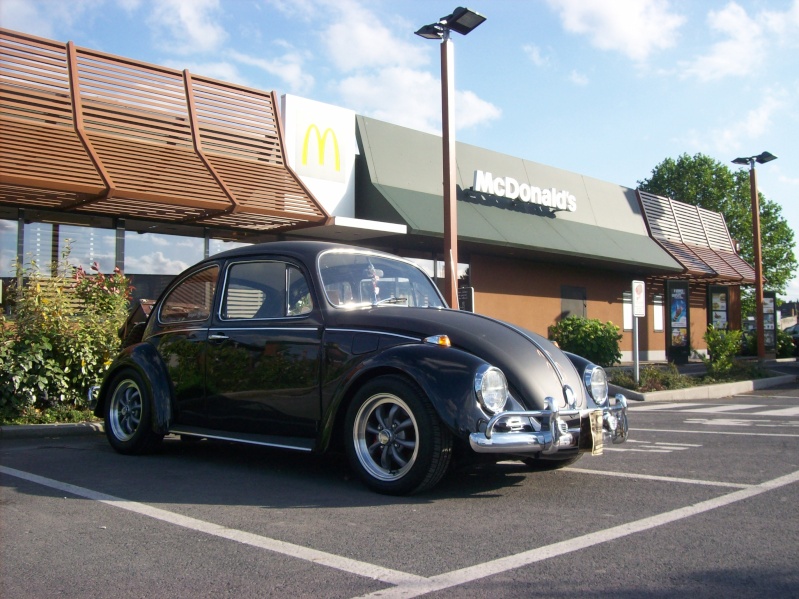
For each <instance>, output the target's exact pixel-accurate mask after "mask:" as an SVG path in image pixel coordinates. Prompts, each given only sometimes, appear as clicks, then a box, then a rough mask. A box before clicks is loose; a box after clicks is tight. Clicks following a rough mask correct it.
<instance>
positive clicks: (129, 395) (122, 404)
mask: <svg viewBox="0 0 799 599" xmlns="http://www.w3.org/2000/svg"><path fill="white" fill-rule="evenodd" d="M141 414H142V394H141V390H140V389H139V386H138V385H137V384H136V383H134V382H133V381H131V380H129V379H127V380H124V381H122V382H121V383H119V385H117V387H116V389H115V390H114V395H113V396H112V397H111V404H110V406H109V410H108V424H109V426H110V427H111V432H112V433H113V434H114V437H116V438H117V439H119V440H120V441H130V440H131V439H132V438H133V435H135V434H136V431H137V430H139V425H140V424H141Z"/></svg>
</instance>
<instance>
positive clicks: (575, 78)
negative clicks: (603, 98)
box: [569, 70, 588, 87]
mask: <svg viewBox="0 0 799 599" xmlns="http://www.w3.org/2000/svg"><path fill="white" fill-rule="evenodd" d="M569 81H571V82H572V83H574V84H575V85H579V86H581V87H584V86H586V85H588V75H586V74H584V73H580V72H578V71H576V70H573V71H572V72H571V73H569Z"/></svg>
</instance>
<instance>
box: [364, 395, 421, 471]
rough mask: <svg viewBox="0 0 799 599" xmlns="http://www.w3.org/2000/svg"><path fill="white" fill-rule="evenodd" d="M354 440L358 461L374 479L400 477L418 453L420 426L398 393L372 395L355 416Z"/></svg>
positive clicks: (409, 467)
mask: <svg viewBox="0 0 799 599" xmlns="http://www.w3.org/2000/svg"><path fill="white" fill-rule="evenodd" d="M352 435H353V443H354V446H355V453H356V455H357V456H358V461H359V462H360V463H361V465H362V466H363V467H364V468H365V469H366V471H367V472H368V473H369V474H370V475H371V476H373V477H374V478H376V479H378V480H382V481H393V480H398V479H400V478H402V477H403V476H405V474H407V473H408V471H409V470H410V469H411V468H412V467H413V465H414V463H415V462H416V458H417V456H418V454H419V443H418V440H419V427H418V425H417V423H416V418H415V417H414V415H413V412H412V411H411V409H410V408H409V407H408V404H406V403H405V402H404V401H402V400H401V399H400V398H399V397H397V396H396V395H391V394H388V393H379V394H377V395H373V396H372V397H370V398H369V399H368V400H366V402H364V404H363V405H362V406H361V408H360V410H358V413H357V414H356V416H355V423H354V426H353V431H352Z"/></svg>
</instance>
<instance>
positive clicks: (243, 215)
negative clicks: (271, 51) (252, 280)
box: [0, 29, 330, 233]
mask: <svg viewBox="0 0 799 599" xmlns="http://www.w3.org/2000/svg"><path fill="white" fill-rule="evenodd" d="M284 148H285V145H284V140H283V133H282V129H281V124H280V119H279V118H278V112H277V105H276V96H275V93H274V92H263V91H259V90H254V89H249V88H246V87H243V86H240V85H233V84H230V83H224V82H220V81H215V80H212V79H209V78H207V77H201V76H198V75H193V74H191V73H189V72H188V70H185V71H182V72H181V71H176V70H172V69H168V68H165V67H160V66H154V65H149V64H145V63H141V62H137V61H133V60H129V59H126V58H120V57H117V56H111V55H108V54H104V53H101V52H97V51H94V50H89V49H86V48H79V47H76V46H75V45H74V44H73V43H72V42H68V43H66V44H63V43H59V42H55V41H51V40H47V39H43V38H38V37H34V36H30V35H27V34H23V33H18V32H14V31H10V30H6V29H0V204H3V205H11V206H14V207H18V208H31V209H41V210H54V211H63V212H71V213H76V214H83V215H102V216H110V217H119V218H131V219H140V220H147V221H157V222H167V223H175V224H196V225H199V226H203V227H214V228H220V229H225V230H228V231H237V232H260V233H265V232H270V233H271V232H280V231H283V230H288V229H296V228H300V227H308V226H315V225H322V224H325V223H326V222H328V221H329V219H330V216H329V215H328V213H327V212H326V211H325V209H324V208H323V207H322V206H321V205H320V204H319V202H318V201H317V200H316V199H315V198H314V197H313V195H312V194H311V193H310V192H309V191H308V189H307V188H306V187H305V186H304V185H303V183H302V182H301V180H300V179H299V178H298V177H297V175H296V174H295V173H294V172H293V171H292V170H291V168H289V166H288V165H287V163H286V161H285V156H284Z"/></svg>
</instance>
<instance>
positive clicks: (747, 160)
mask: <svg viewBox="0 0 799 599" xmlns="http://www.w3.org/2000/svg"><path fill="white" fill-rule="evenodd" d="M776 159H777V157H776V156H775V155H774V154H772V153H770V152H763V153H761V154H758V155H757V156H745V157H743V158H736V159H735V160H733V161H732V162H733V164H742V165H749V191H750V193H751V195H752V238H753V243H752V245H753V249H754V251H755V326H757V359H758V360H759V361H761V362H762V361H763V360H764V359H765V357H766V334H765V331H764V330H763V328H764V322H763V252H762V251H761V249H760V201H759V199H758V196H757V174H756V173H755V162H757V163H759V164H765V163H766V162H771V161H772V160H776Z"/></svg>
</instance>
